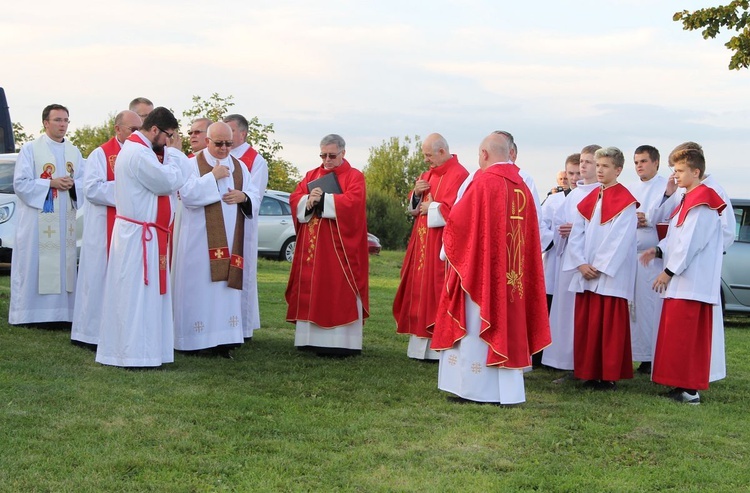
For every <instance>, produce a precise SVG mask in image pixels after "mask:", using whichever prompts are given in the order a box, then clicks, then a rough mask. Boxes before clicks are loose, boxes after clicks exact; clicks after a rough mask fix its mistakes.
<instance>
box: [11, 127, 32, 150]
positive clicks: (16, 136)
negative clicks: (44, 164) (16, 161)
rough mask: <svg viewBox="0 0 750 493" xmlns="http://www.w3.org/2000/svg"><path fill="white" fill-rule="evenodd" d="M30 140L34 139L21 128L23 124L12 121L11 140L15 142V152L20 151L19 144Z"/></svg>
mask: <svg viewBox="0 0 750 493" xmlns="http://www.w3.org/2000/svg"><path fill="white" fill-rule="evenodd" d="M32 140H34V139H33V138H32V137H31V136H30V135H29V134H27V133H26V131H25V130H24V129H23V125H21V124H20V123H18V122H13V141H14V142H15V144H16V152H21V146H22V145H24V144H25V143H26V142H31V141H32Z"/></svg>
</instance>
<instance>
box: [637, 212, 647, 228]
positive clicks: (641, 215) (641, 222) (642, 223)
mask: <svg viewBox="0 0 750 493" xmlns="http://www.w3.org/2000/svg"><path fill="white" fill-rule="evenodd" d="M635 215H636V217H637V218H638V227H639V228H645V227H646V226H648V219H646V213H645V212H636V213H635Z"/></svg>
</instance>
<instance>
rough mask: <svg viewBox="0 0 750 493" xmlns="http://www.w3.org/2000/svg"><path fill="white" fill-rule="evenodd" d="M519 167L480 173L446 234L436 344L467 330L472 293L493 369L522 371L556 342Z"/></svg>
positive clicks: (532, 211) (446, 345)
mask: <svg viewBox="0 0 750 493" xmlns="http://www.w3.org/2000/svg"><path fill="white" fill-rule="evenodd" d="M518 173H519V169H518V167H517V166H515V165H513V164H499V165H493V166H490V167H489V168H487V169H486V170H484V171H482V170H480V171H477V172H476V174H475V175H474V180H473V181H472V183H471V184H470V185H469V187H468V188H467V189H466V193H465V194H464V196H463V198H462V199H461V201H459V202H458V204H456V205H455V206H454V207H453V210H452V211H451V215H450V217H449V218H448V221H447V224H446V226H445V229H444V233H443V243H444V246H445V255H446V258H447V261H448V272H447V275H446V287H445V291H444V292H443V295H442V296H441V298H440V304H439V305H438V311H437V319H436V322H435V331H434V333H433V335H432V344H431V348H432V349H435V350H442V349H450V348H451V347H453V345H454V344H455V343H456V342H458V341H459V340H461V339H462V338H463V337H464V336H465V335H466V301H465V300H466V299H465V297H464V293H466V294H467V295H468V296H469V297H470V298H471V300H472V301H473V302H474V303H476V304H477V305H479V313H480V318H481V325H480V338H481V339H482V340H483V341H484V342H486V343H487V363H486V364H487V366H496V367H503V368H524V367H527V366H530V365H531V354H534V353H537V352H539V351H541V350H542V349H544V348H545V347H546V346H548V345H549V344H550V342H551V338H550V331H549V318H548V317H547V301H546V294H545V289H544V271H543V268H542V257H541V255H540V254H539V252H541V245H540V240H539V227H538V220H537V215H536V208H535V206H534V199H533V197H532V196H531V192H529V189H528V187H527V186H526V185H525V184H524V183H523V179H522V178H521V177H520V175H519V174H518Z"/></svg>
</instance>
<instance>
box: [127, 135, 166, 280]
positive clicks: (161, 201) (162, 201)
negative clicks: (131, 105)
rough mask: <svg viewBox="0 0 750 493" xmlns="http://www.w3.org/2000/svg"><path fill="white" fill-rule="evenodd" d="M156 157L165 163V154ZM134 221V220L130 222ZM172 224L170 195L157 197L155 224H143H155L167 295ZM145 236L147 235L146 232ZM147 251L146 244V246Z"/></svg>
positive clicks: (160, 264)
mask: <svg viewBox="0 0 750 493" xmlns="http://www.w3.org/2000/svg"><path fill="white" fill-rule="evenodd" d="M128 140H129V141H131V142H135V143H138V144H141V145H142V146H146V143H145V142H143V141H142V140H141V139H140V138H139V137H138V136H137V135H135V134H131V135H130V137H128ZM156 157H157V158H158V159H159V162H160V163H161V162H164V154H161V155H159V154H157V155H156ZM130 221H132V220H130ZM171 222H172V204H171V202H170V201H169V195H159V196H158V197H157V203H156V221H154V223H143V224H142V226H143V227H144V228H146V227H148V225H149V224H155V229H156V240H157V242H158V244H159V293H160V294H166V292H167V246H168V243H169V231H170V223H171ZM144 235H146V233H145V232H144ZM147 237H148V236H147V235H146V236H144V241H148V240H147V239H145V238H147ZM144 249H145V244H144ZM143 255H144V274H145V268H146V266H145V261H146V258H145V255H146V252H145V250H144V252H143ZM144 281H145V283H146V284H148V278H145V277H144Z"/></svg>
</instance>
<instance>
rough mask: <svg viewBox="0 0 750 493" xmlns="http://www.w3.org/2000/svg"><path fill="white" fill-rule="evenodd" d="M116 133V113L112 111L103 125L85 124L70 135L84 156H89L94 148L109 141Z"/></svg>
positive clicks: (71, 140)
mask: <svg viewBox="0 0 750 493" xmlns="http://www.w3.org/2000/svg"><path fill="white" fill-rule="evenodd" d="M114 134H115V115H113V114H111V113H110V115H109V118H108V119H107V121H105V122H104V123H102V124H101V125H96V126H91V125H84V126H83V127H81V128H78V129H76V131H75V132H73V134H72V135H71V136H70V142H72V143H73V145H74V146H76V147H78V149H79V150H80V151H81V154H82V155H83V157H84V158H87V157H89V154H91V152H92V151H93V150H94V149H96V148H97V147H99V146H100V145H102V144H104V143H105V142H107V141H108V140H109V139H111V138H112V136H113V135H114Z"/></svg>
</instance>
